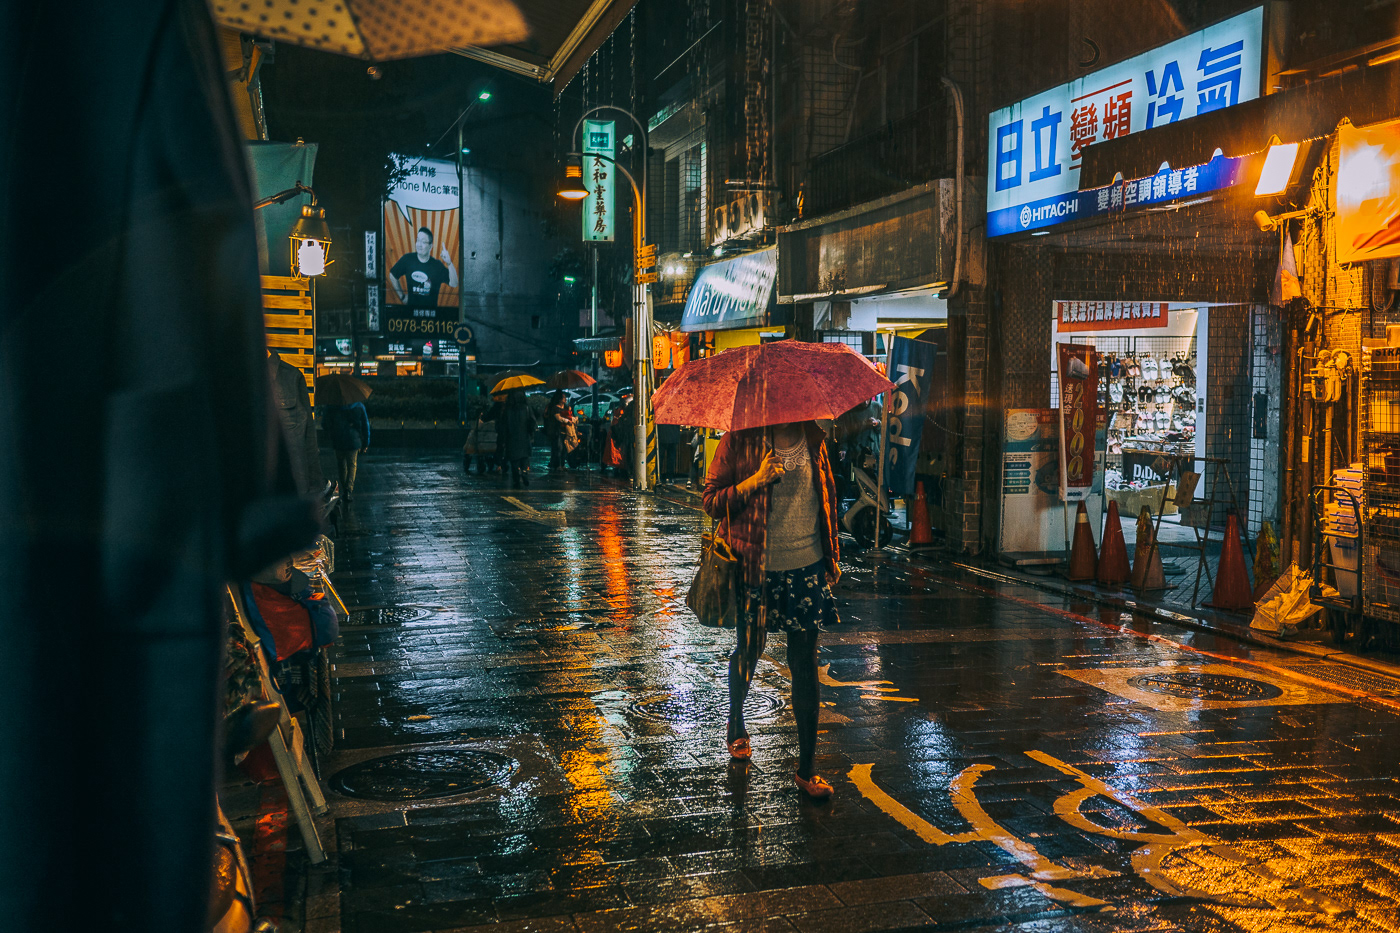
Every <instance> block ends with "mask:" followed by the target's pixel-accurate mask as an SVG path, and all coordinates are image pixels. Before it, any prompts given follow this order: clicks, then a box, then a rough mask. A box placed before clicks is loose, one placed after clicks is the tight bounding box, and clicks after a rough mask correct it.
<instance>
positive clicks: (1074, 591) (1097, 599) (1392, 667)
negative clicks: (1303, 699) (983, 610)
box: [891, 548, 1400, 677]
mask: <svg viewBox="0 0 1400 933" xmlns="http://www.w3.org/2000/svg"><path fill="white" fill-rule="evenodd" d="M891 550H898V552H899V553H901V554H903V555H904V556H905V557H912V558H916V559H924V558H921V557H920V555H918V554H914V553H913V552H911V551H908V550H907V549H904V548H898V549H894V548H892V549H891ZM949 563H950V565H951V566H953V567H956V568H957V569H959V570H962V571H965V572H967V573H971V574H974V575H976V576H979V577H982V578H984V579H988V580H995V581H997V582H1000V583H1011V584H1015V585H1020V586H1030V587H1034V588H1036V589H1038V590H1043V591H1045V592H1047V593H1054V594H1056V595H1058V596H1066V597H1070V598H1073V599H1082V600H1085V601H1087V602H1093V603H1098V604H1099V605H1102V606H1107V607H1109V608H1112V609H1118V610H1120V611H1122V612H1131V613H1133V614H1135V615H1140V616H1147V617H1149V618H1152V619H1156V620H1158V621H1161V622H1167V623H1170V624H1172V625H1178V626H1181V627H1182V628H1188V629H1194V630H1196V631H1200V632H1208V633H1210V634H1212V635H1224V636H1226V637H1228V638H1233V639H1235V640H1236V641H1242V642H1245V643H1247V644H1251V645H1257V646H1259V647H1261V648H1272V649H1275V650H1278V651H1288V652H1292V653H1294V654H1300V655H1306V656H1309V657H1314V658H1321V659H1326V660H1328V661H1335V662H1337V663H1339V664H1346V665H1348V666H1349V667H1355V668H1360V669H1362V670H1365V671H1369V672H1371V673H1373V674H1386V675H1389V676H1391V677H1400V664H1395V663H1392V662H1389V661H1378V660H1375V659H1372V658H1365V657H1361V656H1360V655H1356V654H1351V653H1349V652H1346V651H1342V650H1341V649H1339V648H1335V647H1329V646H1324V645H1314V644H1308V643H1306V642H1290V641H1283V640H1281V639H1278V638H1271V637H1269V636H1268V635H1262V634H1259V633H1258V632H1254V631H1252V630H1250V628H1249V627H1248V626H1244V625H1231V624H1230V623H1228V622H1221V621H1217V620H1214V619H1205V618H1202V617H1200V616H1191V615H1186V614H1185V613H1181V612H1174V611H1172V610H1170V609H1164V608H1162V607H1161V606H1154V605H1152V604H1150V603H1142V602H1138V601H1137V600H1135V599H1131V598H1129V597H1126V596H1115V595H1113V594H1110V593H1102V592H1098V591H1096V590H1089V589H1084V588H1082V587H1077V586H1072V585H1066V584H1062V583H1058V582H1055V581H1052V580H1047V579H1044V578H1040V577H1031V576H1013V575H1011V574H1008V573H1005V572H1002V571H999V570H989V569H987V568H986V567H978V566H975V565H973V564H967V563H961V562H958V561H950V562H949Z"/></svg>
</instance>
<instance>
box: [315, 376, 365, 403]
mask: <svg viewBox="0 0 1400 933" xmlns="http://www.w3.org/2000/svg"><path fill="white" fill-rule="evenodd" d="M373 394H374V390H373V389H371V388H370V387H369V385H368V384H366V383H364V382H362V381H361V380H359V379H356V378H355V377H354V376H349V375H346V374H345V373H332V374H331V375H329V376H322V377H321V378H319V379H317V380H316V404H317V405H318V406H319V405H328V406H336V405H353V404H355V403H356V402H363V401H364V400H365V399H367V398H369V397H370V396H371V395H373Z"/></svg>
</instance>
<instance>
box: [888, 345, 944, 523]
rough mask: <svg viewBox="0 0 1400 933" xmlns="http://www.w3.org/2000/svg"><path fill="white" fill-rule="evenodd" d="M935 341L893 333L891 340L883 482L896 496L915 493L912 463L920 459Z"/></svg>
mask: <svg viewBox="0 0 1400 933" xmlns="http://www.w3.org/2000/svg"><path fill="white" fill-rule="evenodd" d="M937 357H938V344H936V343H929V342H927V341H923V340H910V339H909V338H908V337H894V338H892V342H891V343H890V366H889V378H890V381H891V382H893V383H894V392H893V393H891V396H890V414H889V433H888V435H887V436H886V440H885V485H886V486H887V487H888V488H890V489H892V490H894V493H895V495H897V496H909V495H913V493H914V467H915V466H916V465H917V464H918V460H919V441H920V440H921V439H922V437H923V434H924V415H925V412H926V410H927V406H928V394H929V387H930V386H931V385H932V384H933V378H932V376H933V367H934V364H935V362H936V361H937Z"/></svg>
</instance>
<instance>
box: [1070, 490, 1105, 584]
mask: <svg viewBox="0 0 1400 933" xmlns="http://www.w3.org/2000/svg"><path fill="white" fill-rule="evenodd" d="M1098 563H1099V557H1098V554H1097V553H1096V552H1095V550H1094V532H1093V531H1092V530H1091V529H1090V528H1089V510H1088V509H1086V508H1085V507H1084V500H1082V499H1081V500H1080V501H1079V511H1078V512H1077V513H1076V514H1075V516H1074V546H1073V547H1072V548H1071V549H1070V552H1069V578H1070V579H1071V580H1074V581H1079V580H1092V579H1094V570H1095V569H1096V568H1097V567H1098Z"/></svg>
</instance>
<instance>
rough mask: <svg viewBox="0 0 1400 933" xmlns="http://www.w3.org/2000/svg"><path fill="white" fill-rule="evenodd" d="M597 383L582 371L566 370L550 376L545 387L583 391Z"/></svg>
mask: <svg viewBox="0 0 1400 933" xmlns="http://www.w3.org/2000/svg"><path fill="white" fill-rule="evenodd" d="M597 381H598V380H597V379H594V378H593V377H592V376H590V375H588V373H586V372H583V371H582V370H578V369H564V370H560V371H559V372H557V373H555V374H554V375H552V376H550V377H549V382H547V383H545V385H546V386H548V387H549V388H551V389H583V388H587V387H588V386H591V385H593V383H595V382H597Z"/></svg>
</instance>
